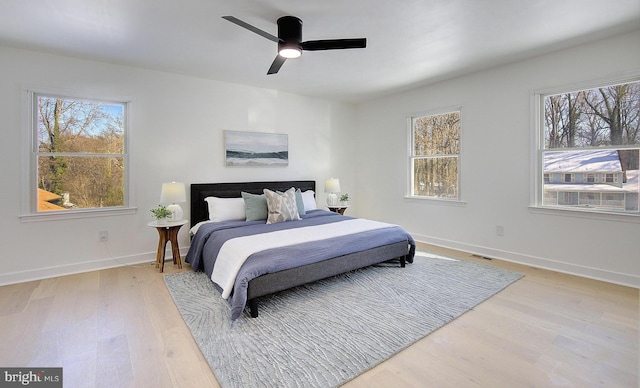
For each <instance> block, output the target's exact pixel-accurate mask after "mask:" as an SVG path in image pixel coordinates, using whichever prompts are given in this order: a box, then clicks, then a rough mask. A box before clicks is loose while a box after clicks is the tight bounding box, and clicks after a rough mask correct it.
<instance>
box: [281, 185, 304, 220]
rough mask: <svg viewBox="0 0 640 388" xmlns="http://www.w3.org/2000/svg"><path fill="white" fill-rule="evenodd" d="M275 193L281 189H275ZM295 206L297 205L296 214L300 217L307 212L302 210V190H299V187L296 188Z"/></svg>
mask: <svg viewBox="0 0 640 388" xmlns="http://www.w3.org/2000/svg"><path fill="white" fill-rule="evenodd" d="M276 193H278V194H282V191H278V190H276ZM296 206H297V207H298V215H299V216H300V217H302V216H304V215H305V214H307V212H306V211H305V210H304V201H302V192H301V191H300V189H296Z"/></svg>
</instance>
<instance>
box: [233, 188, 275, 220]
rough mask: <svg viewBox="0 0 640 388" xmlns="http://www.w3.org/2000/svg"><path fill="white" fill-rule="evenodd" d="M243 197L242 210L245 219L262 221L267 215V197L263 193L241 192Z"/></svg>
mask: <svg viewBox="0 0 640 388" xmlns="http://www.w3.org/2000/svg"><path fill="white" fill-rule="evenodd" d="M240 194H242V199H244V211H245V214H246V217H247V221H262V220H266V219H267V217H268V216H269V210H268V208H267V197H266V196H265V195H264V194H251V193H245V192H244V191H243V192H242V193H240Z"/></svg>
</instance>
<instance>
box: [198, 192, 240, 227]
mask: <svg viewBox="0 0 640 388" xmlns="http://www.w3.org/2000/svg"><path fill="white" fill-rule="evenodd" d="M204 200H205V201H207V204H208V205H209V219H210V220H211V221H214V222H221V221H244V220H246V218H247V216H246V213H245V210H244V199H242V198H241V197H240V198H218V197H207V198H205V199H204Z"/></svg>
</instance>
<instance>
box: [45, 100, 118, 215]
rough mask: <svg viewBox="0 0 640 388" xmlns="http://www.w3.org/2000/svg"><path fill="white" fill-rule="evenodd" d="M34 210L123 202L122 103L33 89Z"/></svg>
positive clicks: (55, 209) (62, 209)
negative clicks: (37, 92) (36, 92)
mask: <svg viewBox="0 0 640 388" xmlns="http://www.w3.org/2000/svg"><path fill="white" fill-rule="evenodd" d="M34 105H35V107H34V108H35V109H34V111H35V115H36V117H35V123H36V128H35V136H36V140H37V142H36V146H35V148H36V150H35V151H36V152H35V154H36V158H37V188H38V195H37V198H38V205H37V207H38V212H43V211H65V210H69V209H91V208H109V207H122V206H125V201H126V199H125V183H126V182H125V181H126V180H125V164H126V150H125V131H126V129H125V117H126V104H125V103H119V102H103V101H93V100H84V99H75V98H67V97H59V96H48V95H42V94H36V95H35V96H34Z"/></svg>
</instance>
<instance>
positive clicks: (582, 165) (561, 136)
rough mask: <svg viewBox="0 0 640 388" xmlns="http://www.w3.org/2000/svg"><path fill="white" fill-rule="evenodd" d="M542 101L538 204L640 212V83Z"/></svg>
mask: <svg viewBox="0 0 640 388" xmlns="http://www.w3.org/2000/svg"><path fill="white" fill-rule="evenodd" d="M537 97H538V101H537V102H538V104H539V116H538V117H539V120H538V122H539V124H538V128H537V131H538V139H540V144H539V145H538V153H537V155H538V159H537V161H538V167H537V168H536V178H535V179H536V184H535V187H536V188H537V190H536V195H535V198H536V205H538V206H543V207H555V208H565V209H572V210H588V211H591V212H593V211H596V212H607V213H623V214H638V208H639V206H638V203H639V199H638V192H639V186H638V175H639V173H640V81H638V80H637V78H636V79H634V80H632V81H631V82H626V83H619V84H611V85H603V86H597V87H594V88H591V89H583V90H579V91H566V92H554V93H540V94H538V95H537ZM550 174H561V176H562V181H561V182H554V181H550V180H549V179H548V178H547V177H548V176H549V175H550ZM576 177H577V178H576Z"/></svg>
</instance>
